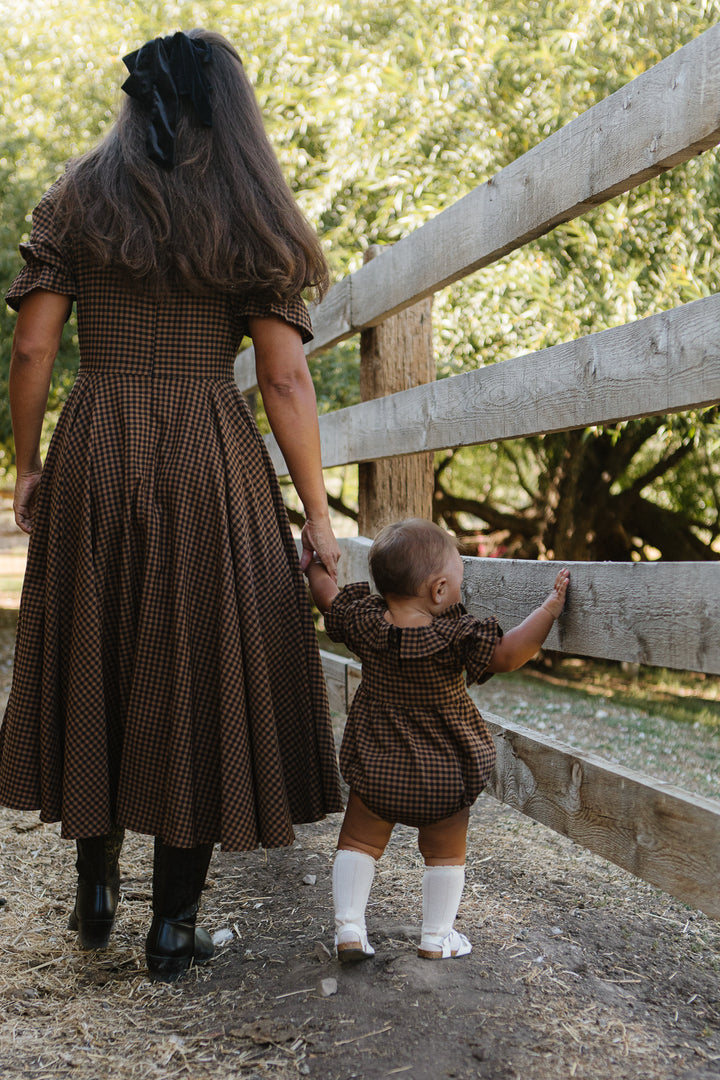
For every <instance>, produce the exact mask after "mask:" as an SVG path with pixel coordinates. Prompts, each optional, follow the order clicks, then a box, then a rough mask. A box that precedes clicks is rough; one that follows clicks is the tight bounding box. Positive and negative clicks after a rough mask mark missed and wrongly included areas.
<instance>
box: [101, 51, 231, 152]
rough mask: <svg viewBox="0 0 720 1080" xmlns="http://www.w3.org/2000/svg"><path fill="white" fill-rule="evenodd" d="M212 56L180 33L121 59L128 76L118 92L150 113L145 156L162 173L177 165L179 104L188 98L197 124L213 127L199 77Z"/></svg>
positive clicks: (205, 84)
mask: <svg viewBox="0 0 720 1080" xmlns="http://www.w3.org/2000/svg"><path fill="white" fill-rule="evenodd" d="M211 55H212V48H211V46H210V45H209V44H208V42H207V41H203V40H201V39H200V40H195V39H193V38H189V37H188V36H187V34H183V33H182V32H181V31H179V32H178V33H177V34H170V35H169V36H168V37H158V38H155V39H154V40H153V41H148V42H147V43H146V44H145V45H143V46H142V47H141V48H140V49H137V50H136V51H135V52H132V53H129V54H128V55H127V56H125V57H123V63H124V64H125V66H126V67H127V69H128V71H129V72H130V75H129V77H128V78H127V79H126V80H125V82H124V83H123V84H122V89H123V90H124V91H125V93H126V94H128V95H129V96H130V97H132V98H135V99H136V100H137V101H140V102H142V104H143V105H144V106H145V108H146V109H147V110H148V112H149V114H150V124H149V127H148V135H147V151H148V156H149V157H150V159H151V160H152V161H154V162H156V164H158V165H160V166H161V167H162V168H163V169H172V167H173V165H174V164H175V140H176V138H177V125H178V114H179V111H180V98H182V97H189V98H190V100H191V101H192V103H193V106H194V108H195V112H196V113H197V117H198V120H199V121H200V123H201V124H202V125H203V126H204V127H212V107H211V104H210V83H209V82H208V79H207V76H206V74H205V72H204V71H203V67H204V65H205V64H207V63H208V61H209V60H210V58H211Z"/></svg>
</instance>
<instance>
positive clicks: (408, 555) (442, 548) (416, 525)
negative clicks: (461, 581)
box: [368, 518, 462, 596]
mask: <svg viewBox="0 0 720 1080" xmlns="http://www.w3.org/2000/svg"><path fill="white" fill-rule="evenodd" d="M368 562H369V565H370V573H371V574H372V576H373V581H374V582H375V587H376V589H377V591H378V592H379V593H380V595H381V596H386V595H387V594H388V593H389V594H392V595H394V596H418V595H419V594H420V593H421V591H422V587H423V585H424V584H425V583H427V582H428V581H430V580H431V579H433V578H435V577H437V576H439V575H441V574H442V573H443V572H444V571H445V569H446V568H447V567H448V565H449V564H455V563H460V558H459V555H458V550H457V546H456V543H455V540H454V538H453V537H452V536H450V534H449V533H446V532H444V531H443V530H442V529H441V528H440V527H439V526H438V525H435V524H433V522H432V521H425V520H424V519H423V518H406V519H405V520H404V521H395V522H393V524H392V525H386V526H385V528H384V529H382V530H381V531H380V532H379V533H378V535H377V536H376V537H375V540H374V541H373V545H372V547H371V548H370V555H369V558H368ZM461 565H462V564H461ZM461 577H462V571H461Z"/></svg>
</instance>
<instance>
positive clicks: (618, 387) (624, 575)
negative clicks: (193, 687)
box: [236, 26, 720, 918]
mask: <svg viewBox="0 0 720 1080" xmlns="http://www.w3.org/2000/svg"><path fill="white" fill-rule="evenodd" d="M718 142H720V26H715V27H713V28H711V29H709V30H708V31H706V32H705V33H704V34H703V35H701V36H700V37H698V38H697V39H696V40H695V41H693V42H692V43H691V44H689V45H686V46H685V47H684V48H682V49H680V50H679V51H678V52H676V53H674V54H673V55H672V56H670V57H668V58H667V59H665V60H663V61H662V62H661V63H659V64H657V65H656V66H655V67H654V68H652V69H651V70H649V71H647V72H645V73H644V74H643V75H641V76H639V77H638V78H637V79H635V80H633V82H631V83H630V84H629V85H627V86H625V87H624V88H623V89H621V90H619V91H617V92H616V93H615V94H613V95H612V96H611V97H609V98H607V99H606V100H604V101H602V102H600V103H599V104H597V105H595V106H594V107H593V108H592V109H590V110H588V112H586V113H584V114H583V115H582V116H579V117H577V119H575V120H573V121H572V122H571V123H570V124H568V125H567V126H566V127H564V128H563V129H561V130H559V131H557V132H555V134H553V135H551V136H550V137H549V138H548V139H546V140H545V141H544V142H542V143H540V144H539V145H538V146H536V147H534V148H533V149H532V150H530V151H529V152H528V153H526V154H524V155H523V156H522V157H521V158H519V159H518V160H516V161H515V162H513V163H512V164H511V165H508V166H507V167H506V168H505V169H503V170H502V171H501V172H500V173H499V174H498V175H497V176H495V177H493V178H492V179H491V180H489V181H488V182H487V183H485V184H483V185H481V186H480V187H478V188H476V189H475V190H474V191H472V192H470V194H468V195H467V196H465V197H464V198H463V199H461V200H460V201H459V202H457V203H456V204H455V205H453V206H451V207H450V208H449V209H447V210H445V211H443V212H442V213H439V214H438V215H437V216H436V217H435V218H433V219H432V220H431V221H429V222H428V223H427V224H426V225H424V226H422V228H420V229H418V230H417V231H415V232H414V233H412V234H411V235H409V236H408V237H406V238H404V239H403V240H401V241H400V242H399V243H397V244H395V245H393V246H392V247H391V248H388V249H387V250H384V251H382V253H380V254H379V255H376V257H375V258H373V259H372V260H371V261H368V262H366V264H365V265H364V266H363V267H362V268H361V269H360V270H358V271H357V272H356V273H354V274H352V275H350V276H348V277H347V278H345V279H344V280H342V281H341V282H339V283H338V284H336V285H335V286H334V287H333V288H332V290H331V291H330V292H329V294H328V295H327V297H326V298H325V300H324V301H323V303H322V304H321V305H319V306H318V307H316V308H315V310H314V311H313V313H312V314H313V324H314V328H315V339H314V341H313V342H312V343H311V345H310V346H309V349H308V351H309V353H310V354H312V353H316V352H319V351H321V350H323V349H326V348H328V347H330V346H332V345H334V344H336V343H337V342H339V341H341V340H343V339H345V338H348V337H350V336H351V335H353V334H356V333H358V332H361V333H363V334H364V336H365V335H368V333H370V332H373V331H372V328H378V330H379V329H380V328H383V327H389V326H391V325H392V326H393V327H394V331H393V335H392V338H391V340H392V341H393V342H394V343H395V345H394V346H393V349H396V348H397V342H398V339H399V337H400V338H402V335H403V334H407V333H409V332H410V331H408V330H407V329H406V324H405V323H403V322H401V321H398V322H394V321H393V320H399V319H402V316H400V315H399V314H398V313H401V312H402V313H404V314H406V315H407V314H408V310H407V309H411V313H412V311H415V312H417V311H420V319H421V321H422V320H424V319H426V318H427V311H425V312H424V313H423V310H422V306H420V307H418V304H419V302H420V301H423V300H424V299H425V298H427V297H430V296H432V294H433V293H434V292H435V291H437V290H438V289H440V288H442V287H443V286H445V285H447V284H449V283H450V282H453V281H456V280H458V279H460V278H463V277H465V276H466V275H468V274H470V273H472V272H473V271H474V270H477V269H479V268H480V267H483V266H487V265H489V264H490V263H492V262H494V261H495V260H497V259H499V258H500V257H501V256H503V255H505V254H507V253H508V252H510V251H513V250H515V249H517V248H519V247H521V246H522V245H523V244H525V243H526V242H528V241H529V240H531V239H533V238H535V237H538V236H541V235H542V234H544V233H546V232H548V231H549V230H551V229H552V228H553V227H554V226H556V225H558V224H559V223H561V222H564V221H568V220H570V219H571V218H573V217H576V216H578V215H580V214H582V213H583V212H584V211H586V210H588V209H589V208H591V207H594V206H597V205H598V204H601V203H603V202H605V201H607V200H608V199H611V198H613V197H614V196H615V195H617V194H619V193H621V192H623V191H627V190H629V189H630V188H632V187H634V186H636V185H638V184H640V183H642V182H644V181H645V180H647V179H648V178H650V177H653V176H656V175H657V174H659V173H660V172H662V171H664V170H666V169H668V168H671V167H672V166H674V165H677V164H679V163H681V162H683V161H686V160H687V159H689V158H690V157H693V156H694V155H696V154H699V153H701V152H702V151H704V150H707V149H708V148H710V147H712V146H715V145H716V144H717V143H718ZM365 340H366V348H365V352H366V353H367V351H368V347H369V346H368V345H367V342H368V341H369V340H370V339H369V338H367V337H365ZM371 344H372V348H373V349H374V350H375V354H376V355H375V356H374V361H373V362H374V363H377V359H378V358H377V346H378V340H377V339H373V340H372V342H371ZM385 348H386V353H388V352H389V346H388V345H386V346H385ZM380 352H382V346H381V348H380ZM394 360H395V355H394V352H393V354H392V355H386V357H385V362H386V364H387V365H388V366H389V367H390V366H392V364H393V361H394ZM236 379H237V382H238V385H239V386H240V387H241V388H242V389H250V388H251V387H252V386H254V384H255V375H254V365H253V355H252V349H249V350H247V351H245V352H243V353H242V354H241V355H240V356H239V357H238V360H237V363H236ZM417 381H422V380H417ZM391 389H392V387H391ZM378 392H380V393H383V392H386V391H384V390H380V391H378ZM719 400H720V295H715V296H710V297H707V298H706V299H703V300H699V301H696V302H694V303H691V304H687V305H684V306H682V307H679V308H676V309H674V310H672V311H668V312H664V313H662V314H659V315H654V316H651V317H649V318H646V319H642V320H639V321H638V322H635V323H632V324H628V325H625V326H621V327H617V328H615V329H611V330H605V331H602V332H600V333H596V334H591V335H588V336H587V337H583V338H581V339H579V340H577V341H570V342H567V343H564V344H562V345H557V346H554V347H552V348H548V349H545V350H543V351H541V352H536V353H532V354H529V355H525V356H521V357H517V358H515V359H511V360H505V361H502V362H501V363H497V364H494V365H491V366H489V367H484V368H481V369H479V370H476V371H471V372H468V373H466V374H463V375H457V376H454V377H451V378H448V379H443V380H439V381H431V382H427V383H426V384H425V385H420V386H414V387H412V388H410V389H406V390H400V391H399V392H396V393H390V394H389V396H385V397H379V398H377V399H376V400H371V401H364V402H362V403H361V404H359V405H355V406H353V407H351V408H347V409H342V410H338V411H337V412H334V413H331V414H328V415H324V416H322V417H321V419H320V425H321V439H322V449H323V463H324V465H325V466H328V467H329V466H333V465H343V464H348V463H352V462H358V463H365V462H375V463H377V462H381V461H383V460H390V459H393V461H392V466H391V467H393V468H399V467H401V465H402V463H403V462H406V461H407V460H408V458H407V457H406V456H405V455H416V454H423V455H425V457H426V459H428V460H429V459H430V453H429V452H432V451H436V450H440V449H443V448H447V447H456V446H466V445H478V444H481V443H487V442H492V441H497V440H502V439H516V438H521V437H524V436H529V435H540V434H543V433H547V432H552V431H566V430H570V429H573V428H581V427H586V426H589V425H593V424H603V423H613V422H617V421H620V420H628V419H632V418H635V417H642V416H650V415H654V414H667V413H672V412H677V411H681V410H686V409H693V408H698V407H701V406H704V405H709V404H713V403H715V402H717V401H719ZM268 445H269V448H270V452H271V454H272V456H273V459H274V462H275V465H276V468H277V470H278V472H279V473H281V474H282V473H284V472H287V469H286V466H285V463H284V461H283V459H282V456H281V455H280V453H279V450H278V448H277V445H276V443H275V442H274V440H273V439H272V438H269V439H268ZM361 483H363V475H362V474H361ZM361 501H362V496H361ZM385 509H386V510H387V509H388V507H387V506H386V507H385ZM393 509H394V510H396V512H395V513H394V514H393V515H392V516H404V513H403V510H404V509H405V507H404V506H403V505H402V502H401V503H400V504H399V505H398V506H396V507H393ZM412 512H414V513H416V512H417V507H412ZM368 521H369V524H370V525H371V526H372V525H373V520H372V512H371V513H370V516H369V518H368V516H367V515H366V517H365V523H366V525H365V527H366V531H368V532H370V529H369V528H367V523H368ZM375 523H376V524H377V522H375ZM361 524H362V515H361ZM368 545H369V541H368V540H367V539H365V538H363V537H359V538H358V539H355V540H349V541H345V542H344V548H345V551H344V557H343V560H342V563H341V572H342V579H343V580H344V581H349V580H361V579H367V577H368V571H367V548H368ZM570 569H571V575H572V595H571V599H570V601H569V603H568V606H567V611H566V613H565V614H564V615H563V616H562V617H561V619H560V620H559V621H558V623H557V625H556V627H555V629H554V630H553V632H552V635H551V637H550V638H549V639H548V642H547V645H548V647H549V648H552V649H555V650H558V651H560V652H567V653H573V654H580V655H584V656H593V657H602V658H606V659H612V660H625V661H632V662H640V663H643V664H650V665H657V666H670V667H675V668H678V667H683V668H685V669H687V670H692V671H701V672H707V673H711V674H719V673H720V640H719V637H720V635H719V634H718V614H717V613H718V610H720V565H718V564H717V563H712V562H707V563H667V562H663V561H660V562H656V563H571V564H570ZM553 579H554V568H553V566H552V564H549V563H543V562H537V563H533V562H521V561H517V560H503V559H474V558H473V559H466V560H465V579H464V585H463V598H464V601H465V604H466V606H467V608H468V610H469V611H470V612H471V613H472V614H474V615H478V616H480V617H482V616H484V615H486V614H489V613H491V612H492V613H494V614H497V615H498V617H499V620H500V623H501V625H503V626H504V627H506V628H509V627H511V626H514V625H516V624H517V623H518V622H520V621H521V620H522V619H523V618H524V617H525V615H527V614H528V612H529V611H530V610H531V608H532V606H533V605H534V604H535V603H539V602H540V601H541V600H542V598H543V597H544V596H545V595H546V593H547V591H548V590H549V588H550V586H551V583H552V580H553ZM323 662H324V665H325V671H326V677H327V680H328V687H329V690H330V694H331V700H332V703H333V704H334V706H335V707H336V708H338V709H342V710H345V709H346V708H347V706H348V703H349V701H350V700H351V697H352V694H353V692H354V689H355V687H356V686H357V681H358V678H359V671H358V665H357V663H356V662H354V661H352V660H344V659H342V658H339V657H337V656H331V655H329V654H326V655H324V658H323ZM484 715H485V716H486V718H488V716H487V714H486V713H484ZM489 719H490V722H491V726H492V729H493V734H494V737H495V741H496V744H497V747H498V763H497V766H496V770H495V775H494V778H493V781H492V784H491V788H490V790H491V792H492V794H494V795H495V796H496V797H497V798H498V799H500V800H502V801H504V802H506V803H508V804H509V805H511V806H514V807H515V808H517V809H518V810H521V811H522V812H523V813H525V814H527V815H529V816H530V817H532V818H534V819H535V820H537V821H541V822H543V823H544V824H546V825H549V826H550V827H552V828H553V829H556V830H557V831H559V832H561V833H564V834H565V835H567V836H570V837H572V838H573V839H574V840H576V841H578V842H579V843H580V844H582V845H583V846H585V847H587V848H588V849H589V850H591V851H594V852H596V853H597V854H599V855H601V856H603V857H605V858H607V859H610V860H612V861H613V862H615V863H617V864H618V865H619V866H622V867H624V868H626V869H628V870H629V871H631V872H632V873H633V874H635V875H637V876H638V877H641V878H643V879H644V880H646V881H649V882H652V883H653V884H655V885H658V886H659V887H660V888H662V889H664V890H666V891H667V892H669V893H671V894H672V895H674V896H675V897H677V898H678V899H680V900H682V901H684V902H686V903H688V904H690V905H691V906H693V907H696V908H699V909H701V910H702V911H704V912H706V913H707V914H708V915H710V916H712V917H714V918H720V803H718V802H715V801H714V800H710V799H703V798H700V797H697V796H693V795H692V794H689V793H687V792H684V791H681V790H679V789H676V788H673V787H672V786H670V785H668V784H664V783H659V782H658V781H656V780H653V779H651V778H649V777H646V776H643V775H641V774H639V773H637V772H633V771H630V770H628V769H625V768H623V767H621V766H616V765H612V764H610V763H608V762H605V761H603V760H601V759H599V758H596V757H594V756H592V755H590V754H586V753H584V752H581V751H578V750H576V749H573V748H572V747H569V746H566V745H563V744H560V743H557V742H555V741H552V740H549V739H547V738H546V737H544V736H543V737H541V736H540V735H539V734H537V733H535V732H532V731H529V730H528V729H525V728H522V727H520V726H518V725H514V724H509V723H507V722H506V721H504V720H501V719H500V718H498V717H490V718H489Z"/></svg>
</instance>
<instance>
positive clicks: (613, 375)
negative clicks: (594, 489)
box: [268, 263, 720, 472]
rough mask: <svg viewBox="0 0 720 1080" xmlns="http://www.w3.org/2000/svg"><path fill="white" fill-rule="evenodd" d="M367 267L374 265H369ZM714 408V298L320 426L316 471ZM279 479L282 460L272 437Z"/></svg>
mask: <svg viewBox="0 0 720 1080" xmlns="http://www.w3.org/2000/svg"><path fill="white" fill-rule="evenodd" d="M368 265H372V264H371V263H370V264H368ZM719 400H720V294H717V295H714V296H708V297H705V298H704V299H702V300H695V301H693V302H692V303H690V304H685V305H683V306H682V307H679V308H674V309H672V310H671V311H665V312H661V313H659V314H657V315H651V316H649V317H648V318H646V319H639V320H638V321H637V322H634V323H629V324H627V325H625V326H618V327H613V328H612V329H610V330H602V331H600V332H599V333H596V334H588V336H587V337H583V338H580V339H579V340H577V341H570V342H567V343H563V344H560V345H553V346H551V347H550V348H548V349H542V350H541V351H539V352H535V353H528V354H526V355H525V356H520V357H516V358H514V359H511V360H503V361H502V362H501V363H498V364H490V365H489V366H488V367H484V368H480V369H478V370H477V371H469V372H466V373H465V374H463V375H454V376H452V377H450V378H448V379H440V380H439V381H437V382H434V383H429V384H428V385H426V386H418V387H414V388H412V389H410V390H403V391H401V392H400V393H397V394H391V395H389V396H388V397H385V398H381V399H378V400H377V401H364V402H362V403H361V404H359V405H353V406H351V407H350V408H348V409H339V410H338V411H337V412H332V413H326V414H325V415H324V416H322V417H321V418H320V433H321V438H322V459H323V465H324V466H325V467H329V466H332V465H343V464H347V463H349V462H353V461H368V460H372V459H377V458H381V457H396V456H399V455H402V454H408V453H418V452H420V451H423V450H441V449H444V448H445V447H449V446H471V445H472V446H477V445H480V444H481V443H487V442H494V441H495V440H498V439H517V438H522V437H525V436H529V435H541V434H543V433H545V432H551V431H567V430H570V429H572V428H581V427H587V426H589V425H592V424H601V423H614V422H616V421H620V420H629V419H632V418H633V417H637V416H652V415H655V414H660V415H665V414H667V413H673V412H679V411H681V410H684V409H692V408H697V407H701V406H704V405H710V404H713V403H715V402H717V401H719ZM268 448H269V450H270V453H271V455H272V457H273V461H274V463H275V467H276V468H277V469H278V471H279V472H283V471H285V464H284V461H283V459H282V457H281V455H280V453H279V451H278V449H277V445H276V444H275V442H274V440H273V439H272V438H269V439H268Z"/></svg>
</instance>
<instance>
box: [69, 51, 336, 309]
mask: <svg viewBox="0 0 720 1080" xmlns="http://www.w3.org/2000/svg"><path fill="white" fill-rule="evenodd" d="M188 36H189V37H191V38H199V39H202V40H204V41H207V42H208V44H210V45H211V46H212V58H211V61H210V63H209V65H208V76H209V79H210V82H211V87H212V90H211V101H212V112H213V123H212V127H211V128H207V127H203V126H202V125H200V124H199V123H198V122H197V119H196V117H195V115H194V113H193V111H192V109H191V108H190V107H189V106H188V105H187V104H183V105H182V108H181V117H180V120H179V124H178V135H177V143H176V164H175V166H174V168H173V169H171V170H169V171H168V170H165V169H162V168H160V167H159V166H158V165H156V164H154V163H153V162H152V161H151V160H150V159H149V158H148V155H147V150H146V136H147V125H148V115H147V113H146V111H145V109H144V107H143V106H142V105H141V104H140V103H139V102H137V101H135V100H134V99H133V98H129V97H128V98H127V99H126V100H125V101H124V102H123V105H122V108H121V111H120V115H119V116H118V119H117V122H116V123H115V125H114V126H113V128H112V130H111V131H110V132H109V134H108V135H107V136H106V137H105V138H104V139H103V140H102V142H101V143H99V145H98V146H96V147H95V148H94V149H93V150H91V151H89V153H87V154H84V155H83V156H82V157H79V158H76V159H75V160H74V161H72V162H70V164H69V165H68V168H67V170H66V172H65V174H64V176H63V177H62V179H61V180H60V182H59V184H58V186H57V194H56V198H55V200H54V202H55V213H56V215H57V220H58V221H59V223H60V229H61V232H62V234H64V235H66V236H70V237H75V236H79V237H81V238H82V243H83V246H84V247H85V248H86V249H87V250H89V252H90V253H91V255H92V257H93V258H96V259H97V260H98V262H99V263H100V264H101V265H105V266H108V265H112V266H115V267H117V268H118V269H119V270H120V272H121V273H122V274H123V276H124V277H125V278H126V279H127V280H128V281H132V282H136V283H138V284H139V285H141V286H147V285H149V284H151V285H152V286H153V287H155V288H158V289H159V290H160V291H163V290H164V289H166V288H167V287H168V286H169V285H171V284H179V285H181V286H182V287H185V288H188V289H190V290H192V291H194V292H207V291H210V290H221V291H225V292H253V293H254V294H255V295H258V296H259V297H263V298H267V299H269V300H272V299H277V300H283V299H291V298H292V297H295V296H297V295H298V294H299V293H300V292H302V291H303V290H304V289H312V290H314V292H315V294H316V296H318V297H321V296H322V295H323V293H324V292H325V291H326V289H327V286H328V269H327V263H326V261H325V257H324V255H323V252H322V249H321V247H320V243H319V241H318V238H317V236H316V234H315V232H314V231H313V230H312V229H311V228H310V226H309V225H308V223H307V222H306V220H305V218H304V217H303V215H302V214H301V212H300V210H299V208H298V206H297V204H296V202H295V200H294V198H293V195H292V193H291V191H290V189H289V187H288V186H287V183H286V182H285V179H284V177H283V175H282V172H281V170H280V166H279V164H278V161H277V159H276V157H275V154H274V152H273V149H272V147H271V145H270V142H269V140H268V138H267V135H266V133H265V129H264V126H263V121H262V116H261V113H260V109H259V108H258V105H257V102H256V100H255V95H254V93H253V90H252V87H251V85H250V82H249V80H248V78H247V76H246V74H245V71H244V69H243V66H242V63H241V60H240V57H239V56H238V54H237V52H236V51H235V49H234V48H233V47H232V45H231V44H230V43H229V42H228V41H227V40H226V38H224V37H223V36H222V35H221V34H217V33H214V32H211V31H206V30H191V31H190V32H189V34H188Z"/></svg>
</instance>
